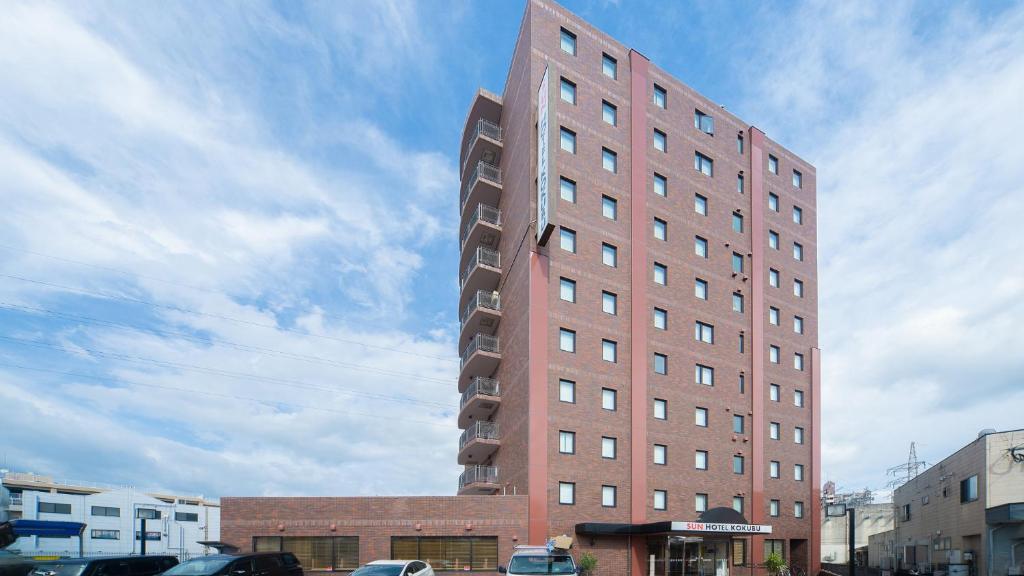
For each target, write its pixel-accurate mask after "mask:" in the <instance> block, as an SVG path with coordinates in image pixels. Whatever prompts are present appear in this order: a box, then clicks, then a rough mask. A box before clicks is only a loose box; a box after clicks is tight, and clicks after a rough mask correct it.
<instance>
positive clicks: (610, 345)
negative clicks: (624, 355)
mask: <svg viewBox="0 0 1024 576" xmlns="http://www.w3.org/2000/svg"><path fill="white" fill-rule="evenodd" d="M601 359H602V360H604V361H605V362H618V344H616V343H615V342H613V341H611V340H601Z"/></svg>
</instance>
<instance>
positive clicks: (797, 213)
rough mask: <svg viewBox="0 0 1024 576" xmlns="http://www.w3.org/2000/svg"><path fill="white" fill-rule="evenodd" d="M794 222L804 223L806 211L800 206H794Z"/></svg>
mask: <svg viewBox="0 0 1024 576" xmlns="http://www.w3.org/2000/svg"><path fill="white" fill-rule="evenodd" d="M793 222H795V223H797V224H803V223H804V211H803V209H801V208H800V207H799V206H793Z"/></svg>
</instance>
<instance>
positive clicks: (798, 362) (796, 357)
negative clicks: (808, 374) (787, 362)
mask: <svg viewBox="0 0 1024 576" xmlns="http://www.w3.org/2000/svg"><path fill="white" fill-rule="evenodd" d="M793 368H795V369H797V370H800V371H801V372H803V370H804V355H803V354H800V353H799V352H797V353H794V354H793Z"/></svg>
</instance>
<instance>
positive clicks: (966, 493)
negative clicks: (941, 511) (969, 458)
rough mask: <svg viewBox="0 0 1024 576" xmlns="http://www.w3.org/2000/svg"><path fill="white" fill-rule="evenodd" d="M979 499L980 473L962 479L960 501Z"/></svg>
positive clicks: (962, 502) (964, 502)
mask: <svg viewBox="0 0 1024 576" xmlns="http://www.w3.org/2000/svg"><path fill="white" fill-rule="evenodd" d="M977 499H978V475H977V474H975V475H973V476H970V477H968V478H964V479H963V480H961V481H960V503H961V504H966V503H968V502H974V501H975V500H977Z"/></svg>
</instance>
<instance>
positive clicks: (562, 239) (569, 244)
mask: <svg viewBox="0 0 1024 576" xmlns="http://www.w3.org/2000/svg"><path fill="white" fill-rule="evenodd" d="M558 245H559V247H560V248H561V249H562V250H565V251H566V252H572V253H573V254H575V253H576V231H575V230H570V229H568V228H559V229H558Z"/></svg>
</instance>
